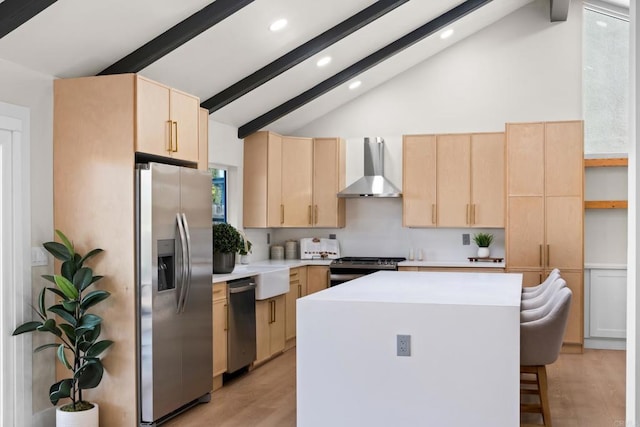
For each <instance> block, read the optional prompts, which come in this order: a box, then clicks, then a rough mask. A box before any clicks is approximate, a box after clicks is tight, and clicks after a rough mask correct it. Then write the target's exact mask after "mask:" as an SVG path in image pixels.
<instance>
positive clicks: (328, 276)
mask: <svg viewBox="0 0 640 427" xmlns="http://www.w3.org/2000/svg"><path fill="white" fill-rule="evenodd" d="M330 287H331V271H330V270H327V287H326V289H329V288H330Z"/></svg>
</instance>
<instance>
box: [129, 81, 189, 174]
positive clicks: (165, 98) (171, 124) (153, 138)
mask: <svg viewBox="0 0 640 427" xmlns="http://www.w3.org/2000/svg"><path fill="white" fill-rule="evenodd" d="M136 102H137V115H136V117H137V123H136V124H137V127H136V151H139V152H143V153H148V154H154V155H157V156H165V157H171V158H174V159H178V160H186V161H190V162H197V161H198V132H199V129H198V123H199V115H200V100H199V99H198V98H197V97H195V96H192V95H188V94H186V93H183V92H180V91H177V90H175V89H171V88H169V87H167V86H164V85H162V84H160V83H156V82H154V81H152V80H149V79H146V78H144V77H140V76H138V78H137V87H136Z"/></svg>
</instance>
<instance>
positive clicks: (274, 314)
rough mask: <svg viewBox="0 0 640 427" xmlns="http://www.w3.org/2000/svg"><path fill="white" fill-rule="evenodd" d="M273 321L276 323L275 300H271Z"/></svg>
mask: <svg viewBox="0 0 640 427" xmlns="http://www.w3.org/2000/svg"><path fill="white" fill-rule="evenodd" d="M272 302H273V322H272V323H276V300H273V301H272Z"/></svg>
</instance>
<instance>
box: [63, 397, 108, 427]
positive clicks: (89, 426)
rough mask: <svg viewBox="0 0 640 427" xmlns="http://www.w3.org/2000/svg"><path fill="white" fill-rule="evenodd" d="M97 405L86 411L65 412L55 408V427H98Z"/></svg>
mask: <svg viewBox="0 0 640 427" xmlns="http://www.w3.org/2000/svg"><path fill="white" fill-rule="evenodd" d="M98 425H99V418H98V404H97V403H94V404H93V408H91V409H89V410H88V411H78V412H67V411H62V410H60V408H59V407H58V408H56V427H98Z"/></svg>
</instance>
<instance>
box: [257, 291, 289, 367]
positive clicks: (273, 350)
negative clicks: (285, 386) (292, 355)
mask: <svg viewBox="0 0 640 427" xmlns="http://www.w3.org/2000/svg"><path fill="white" fill-rule="evenodd" d="M285 299H286V298H285V295H278V296H277V297H273V298H269V299H266V300H261V301H256V361H255V362H254V363H255V364H258V363H261V362H264V361H265V360H267V359H269V358H270V357H272V356H274V355H276V354H277V353H280V352H282V351H283V350H284V344H285Z"/></svg>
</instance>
